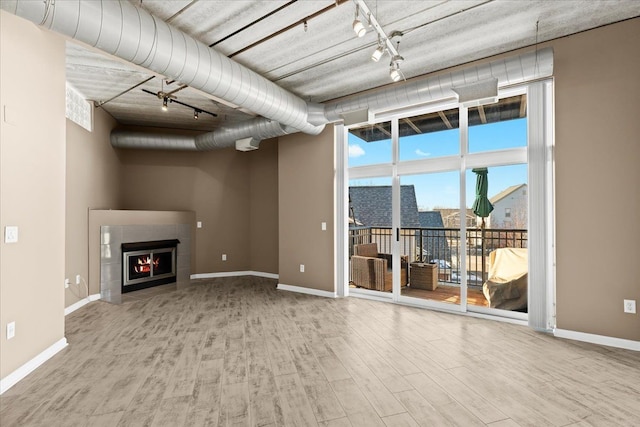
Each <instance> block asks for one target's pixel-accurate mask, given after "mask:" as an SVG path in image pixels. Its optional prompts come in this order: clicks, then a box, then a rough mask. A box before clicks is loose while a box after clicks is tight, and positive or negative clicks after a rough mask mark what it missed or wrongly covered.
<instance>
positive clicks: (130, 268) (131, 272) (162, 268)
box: [122, 239, 180, 293]
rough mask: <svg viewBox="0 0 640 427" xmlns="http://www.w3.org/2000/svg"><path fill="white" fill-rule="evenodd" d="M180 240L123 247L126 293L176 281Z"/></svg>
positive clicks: (128, 244) (123, 277)
mask: <svg viewBox="0 0 640 427" xmlns="http://www.w3.org/2000/svg"><path fill="white" fill-rule="evenodd" d="M178 243H180V241H179V240H177V239H172V240H156V241H153V242H135V243H123V244H122V293H125V292H131V291H135V290H138V289H144V288H149V287H151V286H158V285H163V284H165V283H171V282H175V281H176V252H177V249H178Z"/></svg>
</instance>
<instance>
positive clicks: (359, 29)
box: [353, 18, 367, 37]
mask: <svg viewBox="0 0 640 427" xmlns="http://www.w3.org/2000/svg"><path fill="white" fill-rule="evenodd" d="M353 31H354V32H355V33H356V35H357V36H358V37H363V36H364V35H365V34H367V29H366V28H365V26H364V24H363V23H362V21H360V20H359V19H357V18H356V19H354V21H353Z"/></svg>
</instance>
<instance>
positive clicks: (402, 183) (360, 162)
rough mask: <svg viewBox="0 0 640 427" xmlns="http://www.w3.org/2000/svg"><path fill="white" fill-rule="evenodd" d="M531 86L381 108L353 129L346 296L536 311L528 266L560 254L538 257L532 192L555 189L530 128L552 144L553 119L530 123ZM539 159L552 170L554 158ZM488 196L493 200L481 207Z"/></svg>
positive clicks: (497, 311)
mask: <svg viewBox="0 0 640 427" xmlns="http://www.w3.org/2000/svg"><path fill="white" fill-rule="evenodd" d="M539 89H540V90H538V91H537V92H536V93H537V95H536V96H537V97H538V98H539V99H538V100H537V101H536V102H535V103H534V105H537V106H540V105H541V102H542V101H541V100H542V99H544V96H543V95H544V89H545V88H544V87H542V86H540V88H539ZM547 90H548V87H547ZM527 92H528V88H527V87H522V88H513V89H510V90H508V91H502V93H501V94H500V95H501V96H500V99H499V100H498V102H497V103H494V104H490V105H482V106H474V107H471V108H466V107H464V106H460V105H458V104H455V103H449V104H447V103H442V104H440V105H432V106H429V107H425V108H422V109H414V110H412V111H411V112H404V111H403V112H397V111H395V112H393V113H390V114H389V115H386V116H385V115H384V114H382V113H380V114H378V115H374V116H373V117H375V120H379V121H380V122H379V123H373V124H362V125H356V126H352V127H350V128H348V129H347V131H346V132H345V134H344V135H345V142H346V143H347V145H348V147H345V148H346V150H348V154H347V156H348V161H347V164H348V167H347V174H348V181H347V182H348V185H347V191H346V192H347V193H348V207H347V209H348V212H349V213H348V224H347V225H346V228H347V229H348V232H347V235H348V236H347V241H348V249H347V251H348V253H347V254H346V257H345V258H346V262H347V263H348V264H349V268H348V274H349V285H348V287H349V289H348V291H347V292H346V293H347V294H355V295H361V296H370V297H374V298H378V299H388V300H393V301H397V302H402V303H407V304H413V305H422V306H430V307H436V308H441V309H448V310H453V311H476V312H479V313H484V314H490V315H499V316H506V317H512V318H515V319H521V320H526V319H527V313H528V311H529V306H528V295H529V294H530V293H531V289H530V283H529V282H530V280H529V274H528V273H529V271H530V269H531V266H532V265H539V266H540V265H542V267H541V268H543V269H544V268H545V266H546V265H547V264H545V263H547V262H548V261H549V258H547V259H536V260H534V261H533V262H532V261H531V259H530V254H529V247H530V241H529V234H530V233H529V228H530V227H531V224H532V219H531V215H530V209H529V200H530V191H529V190H530V187H531V185H533V188H534V189H536V191H538V192H540V191H542V192H543V193H544V192H545V191H550V190H549V188H550V187H549V185H548V182H547V184H545V185H547V186H546V187H544V185H542V184H541V182H540V181H538V180H536V181H535V182H534V183H533V184H532V183H530V180H529V176H531V169H530V168H531V165H529V163H528V158H529V155H530V153H529V150H530V147H529V145H530V139H531V138H532V136H531V135H534V136H533V138H534V146H536V144H537V146H538V147H543V146H544V144H546V142H545V140H544V138H542V137H540V135H542V136H544V135H545V132H547V134H548V131H547V129H548V128H549V127H550V124H549V122H548V121H545V120H544V115H543V114H542V115H541V114H538V115H536V117H535V120H534V123H532V122H531V121H530V120H529V117H528V110H529V102H530V101H529V99H528V93H527ZM534 130H535V131H534ZM538 138H541V139H540V140H538ZM540 158H543V157H540ZM533 167H534V170H535V171H536V173H535V174H534V176H536V174H537V175H540V176H544V171H545V168H546V167H548V164H546V165H545V163H544V162H538V163H537V164H535V165H534V166H533ZM481 175H482V180H483V181H482V185H479V184H480V181H479V180H480V178H481ZM543 187H544V188H543ZM481 190H482V191H481ZM479 198H484V199H486V203H487V204H488V205H489V206H492V208H486V207H485V209H477V203H478V202H477V199H479ZM536 212H537V214H536V215H537V216H540V215H541V214H543V213H544V212H541V211H539V210H538V211H536ZM533 224H535V227H540V226H544V224H545V222H544V221H543V220H540V219H539V218H538V219H536V220H534V221H533ZM543 234H544V233H543ZM538 244H540V243H538ZM354 257H359V258H356V259H355V262H354ZM367 257H368V258H369V259H368V260H366V262H365V260H363V258H367ZM371 258H378V259H385V261H377V260H371ZM367 262H368V264H367ZM380 275H384V276H385V278H384V279H382V278H381V277H380ZM389 281H391V283H389ZM372 283H373V284H372ZM541 295H544V293H542V294H541Z"/></svg>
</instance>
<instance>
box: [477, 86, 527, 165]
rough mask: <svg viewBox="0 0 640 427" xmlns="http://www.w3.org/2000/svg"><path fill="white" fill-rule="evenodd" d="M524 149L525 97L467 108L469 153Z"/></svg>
mask: <svg viewBox="0 0 640 427" xmlns="http://www.w3.org/2000/svg"><path fill="white" fill-rule="evenodd" d="M526 146H527V96H526V95H518V96H512V97H509V98H503V99H501V100H500V101H498V102H497V103H496V104H489V105H481V106H479V107H473V108H469V152H470V153H477V152H481V151H492V150H503V149H506V148H516V147H526Z"/></svg>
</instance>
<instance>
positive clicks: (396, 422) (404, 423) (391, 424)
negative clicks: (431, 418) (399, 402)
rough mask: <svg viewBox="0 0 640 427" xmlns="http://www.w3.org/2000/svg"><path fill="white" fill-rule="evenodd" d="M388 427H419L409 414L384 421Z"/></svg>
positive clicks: (384, 419) (392, 416)
mask: <svg viewBox="0 0 640 427" xmlns="http://www.w3.org/2000/svg"><path fill="white" fill-rule="evenodd" d="M382 421H383V422H384V424H385V425H386V426H387V427H419V424H418V423H417V422H416V420H414V419H413V417H412V416H411V415H409V414H408V413H406V412H405V413H404V414H397V415H390V416H388V417H384V418H383V419H382Z"/></svg>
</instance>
